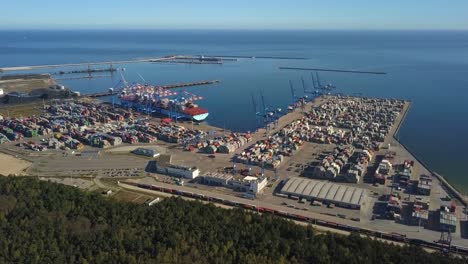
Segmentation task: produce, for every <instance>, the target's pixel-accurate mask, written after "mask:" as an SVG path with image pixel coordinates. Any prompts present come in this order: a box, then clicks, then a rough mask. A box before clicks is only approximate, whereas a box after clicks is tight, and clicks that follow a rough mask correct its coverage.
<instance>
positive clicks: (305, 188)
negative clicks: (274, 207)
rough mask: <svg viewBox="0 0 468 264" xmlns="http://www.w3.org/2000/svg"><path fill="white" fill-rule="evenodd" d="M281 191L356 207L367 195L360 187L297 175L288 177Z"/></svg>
mask: <svg viewBox="0 0 468 264" xmlns="http://www.w3.org/2000/svg"><path fill="white" fill-rule="evenodd" d="M281 193H283V194H288V195H295V196H299V197H304V198H306V199H317V200H321V201H327V202H331V203H335V204H337V205H343V206H350V207H357V208H360V207H361V205H362V204H363V203H364V201H365V200H366V197H367V192H366V191H365V190H364V189H361V188H357V187H353V186H347V185H340V184H336V183H332V182H325V181H318V180H310V179H305V178H299V177H292V178H290V179H289V180H288V181H287V182H286V184H285V185H284V186H283V188H282V189H281Z"/></svg>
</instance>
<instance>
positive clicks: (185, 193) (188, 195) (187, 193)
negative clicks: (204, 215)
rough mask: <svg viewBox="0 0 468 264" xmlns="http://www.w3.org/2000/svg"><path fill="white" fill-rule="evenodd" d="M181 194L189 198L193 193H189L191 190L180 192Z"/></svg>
mask: <svg viewBox="0 0 468 264" xmlns="http://www.w3.org/2000/svg"><path fill="white" fill-rule="evenodd" d="M182 195H183V196H185V197H190V198H192V197H193V193H191V192H182Z"/></svg>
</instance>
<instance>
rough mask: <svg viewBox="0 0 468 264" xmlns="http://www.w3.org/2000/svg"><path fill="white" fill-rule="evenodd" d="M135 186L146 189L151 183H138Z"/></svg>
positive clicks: (149, 187)
mask: <svg viewBox="0 0 468 264" xmlns="http://www.w3.org/2000/svg"><path fill="white" fill-rule="evenodd" d="M137 186H138V187H140V188H144V189H148V190H150V189H151V185H149V184H143V183H139V184H138V185H137Z"/></svg>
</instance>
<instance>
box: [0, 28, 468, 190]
mask: <svg viewBox="0 0 468 264" xmlns="http://www.w3.org/2000/svg"><path fill="white" fill-rule="evenodd" d="M174 54H183V55H204V56H245V57H246V58H243V59H239V60H238V61H236V62H225V63H224V64H222V65H214V64H210V65H194V64H167V63H166V64H162V63H149V62H148V63H132V64H123V65H117V64H116V65H113V66H114V67H118V68H121V69H122V68H124V69H125V71H124V72H123V76H124V78H125V79H126V80H127V81H128V82H140V83H143V82H148V83H151V84H155V85H164V84H173V83H181V82H190V81H199V80H215V79H216V80H220V81H221V82H220V83H219V84H217V85H211V86H198V87H191V88H186V90H187V91H189V92H190V93H193V94H196V95H200V96H202V97H203V98H204V100H202V101H199V104H200V106H202V107H204V108H207V109H208V110H209V111H210V116H209V117H208V119H207V121H206V122H208V123H209V124H212V125H215V126H219V127H225V128H227V129H231V130H234V131H248V130H253V129H255V125H256V118H255V111H254V107H253V103H252V97H253V98H254V100H255V101H256V104H257V107H259V106H261V105H262V100H261V98H260V92H261V91H262V93H263V95H264V101H265V105H266V107H268V108H270V109H276V108H282V109H286V107H287V106H288V105H289V104H290V103H291V102H292V95H291V89H290V87H289V81H290V80H291V81H292V83H293V87H294V89H295V91H296V95H297V96H302V95H303V94H304V89H303V87H302V81H301V78H302V79H304V82H305V86H306V88H307V89H309V88H311V87H312V79H311V76H310V72H307V71H290V70H280V69H279V67H306V68H330V69H347V70H360V71H381V72H386V73H387V74H386V75H372V74H353V73H340V72H320V73H319V76H320V80H321V82H322V83H324V84H325V83H331V84H333V85H334V86H336V87H337V88H336V90H335V92H339V93H343V94H350V95H361V94H362V95H364V96H373V97H386V98H400V99H407V100H411V101H412V107H411V109H410V112H409V113H408V115H407V118H406V120H405V122H404V124H403V125H402V127H401V129H400V132H399V135H398V137H399V139H400V141H401V142H402V143H403V144H405V146H407V147H408V148H409V149H410V150H411V151H412V152H413V153H414V154H415V155H417V156H418V157H419V158H420V159H421V160H422V161H424V162H425V163H426V164H428V165H429V167H430V169H432V170H434V171H436V172H438V173H440V174H442V175H444V176H445V177H446V178H448V180H449V181H450V182H451V183H452V184H454V185H455V186H456V187H457V188H458V189H459V190H461V191H463V192H464V193H468V31H321V30H315V31H305V30H304V31H273V30H269V31H254V30H251V31H236V30H228V31H222V30H216V31H215V30H73V31H60V30H9V31H5V30H4V31H0V67H7V66H24V65H41V64H61V63H78V62H82V63H88V62H97V61H117V60H129V59H137V58H150V57H160V56H167V55H174ZM262 57H284V58H282V59H275V58H262ZM285 58H290V59H285ZM299 58H302V59H299ZM93 67H94V68H103V67H104V66H93ZM86 68H87V67H86V66H81V67H72V69H86ZM60 70H62V69H60ZM58 71H59V69H47V70H44V69H43V70H38V71H35V72H49V73H55V72H58ZM3 74H5V73H3ZM96 75H100V76H99V77H98V78H93V79H69V78H70V77H73V78H75V77H84V76H80V75H73V76H70V75H63V76H60V75H57V76H55V77H56V78H57V79H60V78H68V79H67V80H60V82H62V83H64V84H65V85H66V86H67V87H69V88H71V89H72V90H74V91H79V92H81V93H82V94H86V93H93V92H100V91H107V90H108V89H109V88H111V87H116V86H117V85H118V83H119V82H120V80H121V76H120V74H117V73H116V74H112V75H110V74H108V73H99V74H96ZM143 79H144V81H143ZM283 111H284V110H283Z"/></svg>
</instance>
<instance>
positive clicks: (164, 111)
mask: <svg viewBox="0 0 468 264" xmlns="http://www.w3.org/2000/svg"><path fill="white" fill-rule="evenodd" d="M153 112H155V113H160V114H162V115H166V116H169V117H172V118H177V119H188V120H192V118H193V120H195V121H197V122H202V121H204V120H205V119H206V118H207V117H208V115H209V114H210V113H203V114H198V115H194V116H191V115H188V114H186V113H181V112H176V111H170V110H167V109H164V108H159V109H156V110H154V111H153Z"/></svg>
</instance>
